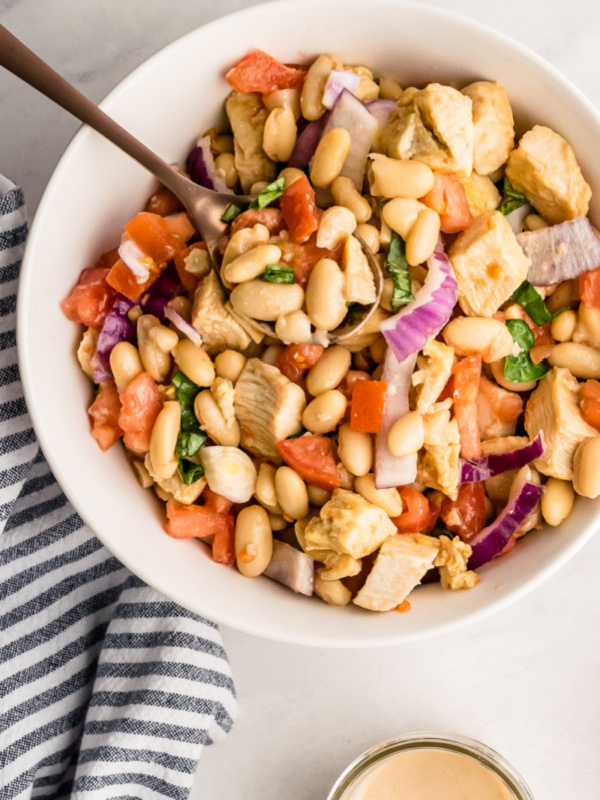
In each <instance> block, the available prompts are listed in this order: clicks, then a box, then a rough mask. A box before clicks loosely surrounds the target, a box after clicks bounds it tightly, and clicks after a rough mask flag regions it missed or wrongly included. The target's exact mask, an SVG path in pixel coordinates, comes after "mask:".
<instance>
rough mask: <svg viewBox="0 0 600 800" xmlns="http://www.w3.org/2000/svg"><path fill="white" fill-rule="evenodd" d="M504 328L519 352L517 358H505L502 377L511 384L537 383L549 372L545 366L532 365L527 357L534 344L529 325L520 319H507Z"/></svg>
mask: <svg viewBox="0 0 600 800" xmlns="http://www.w3.org/2000/svg"><path fill="white" fill-rule="evenodd" d="M506 327H507V328H508V330H509V331H510V335H511V336H512V338H513V341H515V342H516V343H517V344H518V345H519V347H520V348H521V351H522V352H520V353H519V355H518V356H506V361H505V362H504V377H505V378H506V380H507V381H511V383H527V382H528V381H538V380H539V379H540V378H543V377H544V375H545V374H546V373H547V372H549V371H550V368H549V367H547V366H546V365H545V364H534V363H533V361H532V360H531V357H530V356H529V351H530V350H531V348H532V347H533V344H534V341H535V340H534V336H533V333H532V332H531V330H530V328H529V325H528V324H527V323H526V322H524V321H523V320H522V319H509V320H507V321H506Z"/></svg>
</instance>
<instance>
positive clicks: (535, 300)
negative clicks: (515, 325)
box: [512, 281, 554, 325]
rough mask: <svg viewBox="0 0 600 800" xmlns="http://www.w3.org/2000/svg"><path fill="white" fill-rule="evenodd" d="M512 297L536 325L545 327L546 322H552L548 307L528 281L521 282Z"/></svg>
mask: <svg viewBox="0 0 600 800" xmlns="http://www.w3.org/2000/svg"><path fill="white" fill-rule="evenodd" d="M512 297H513V300H515V301H516V302H517V303H518V304H519V305H520V306H521V308H522V309H523V310H524V311H525V312H526V313H527V314H528V315H529V316H530V317H531V319H532V320H533V321H534V322H535V324H536V325H545V324H546V322H552V320H553V319H554V317H553V315H552V313H551V312H550V311H549V310H548V306H547V305H546V303H544V301H543V300H542V297H541V296H540V294H539V293H538V292H537V291H536V289H535V288H534V287H533V286H532V285H531V284H530V283H529V281H523V283H522V284H521V285H520V286H519V288H518V289H515V291H514V292H513V295H512Z"/></svg>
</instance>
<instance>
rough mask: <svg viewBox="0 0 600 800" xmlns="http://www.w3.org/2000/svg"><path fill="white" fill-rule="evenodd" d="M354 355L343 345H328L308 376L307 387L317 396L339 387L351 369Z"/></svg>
mask: <svg viewBox="0 0 600 800" xmlns="http://www.w3.org/2000/svg"><path fill="white" fill-rule="evenodd" d="M351 361H352V356H351V354H350V351H349V350H347V349H346V348H345V347H343V346H342V345H335V346H334V347H328V348H327V350H325V352H324V353H323V355H322V356H321V358H320V359H319V360H318V361H317V362H316V364H314V366H312V367H311V368H310V369H309V371H308V373H307V376H306V389H307V391H308V392H309V393H310V394H312V395H314V396H315V397H316V396H317V395H319V394H323V392H326V391H328V390H329V389H337V387H338V386H339V385H340V383H341V382H342V381H343V380H344V378H345V376H346V373H347V372H348V370H349V369H350V364H351Z"/></svg>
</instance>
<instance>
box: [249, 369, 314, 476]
mask: <svg viewBox="0 0 600 800" xmlns="http://www.w3.org/2000/svg"><path fill="white" fill-rule="evenodd" d="M305 406H306V397H305V395H304V392H303V391H302V389H301V388H300V387H299V386H298V385H297V384H295V383H292V381H290V380H289V379H288V378H286V377H285V375H282V374H281V372H280V371H279V370H278V369H277V367H272V366H270V364H265V363H264V362H263V361H261V360H260V359H259V358H251V359H250V360H249V361H248V362H247V363H246V366H245V367H244V370H243V372H242V374H241V375H240V377H239V379H238V382H237V383H236V386H235V414H236V417H237V418H238V422H239V424H240V429H241V434H242V438H241V445H242V447H243V448H245V449H246V450H249V451H250V452H251V453H254V454H255V455H259V456H266V457H267V458H270V459H271V460H273V461H276V462H280V460H281V459H280V457H279V453H278V451H277V442H278V441H280V440H281V439H287V437H288V436H293V435H294V434H295V433H299V432H300V431H301V430H302V412H303V411H304V408H305Z"/></svg>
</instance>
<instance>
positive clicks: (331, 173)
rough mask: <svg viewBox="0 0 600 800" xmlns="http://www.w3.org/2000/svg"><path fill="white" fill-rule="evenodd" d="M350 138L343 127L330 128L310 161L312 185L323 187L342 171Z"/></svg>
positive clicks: (348, 149) (350, 141)
mask: <svg viewBox="0 0 600 800" xmlns="http://www.w3.org/2000/svg"><path fill="white" fill-rule="evenodd" d="M351 143H352V140H351V138H350V134H349V133H348V131H347V130H346V129H345V128H332V129H331V130H330V131H327V133H325V134H324V135H323V136H322V137H321V139H320V141H319V144H318V145H317V149H316V150H315V154H314V156H313V157H312V159H311V162H310V180H311V183H312V184H313V185H314V186H318V187H320V188H325V187H327V186H329V185H330V184H331V183H333V181H334V180H335V179H336V178H337V176H338V175H339V174H340V172H341V171H342V167H343V166H344V161H345V160H346V156H347V155H348V153H349V152H350V145H351Z"/></svg>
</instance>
